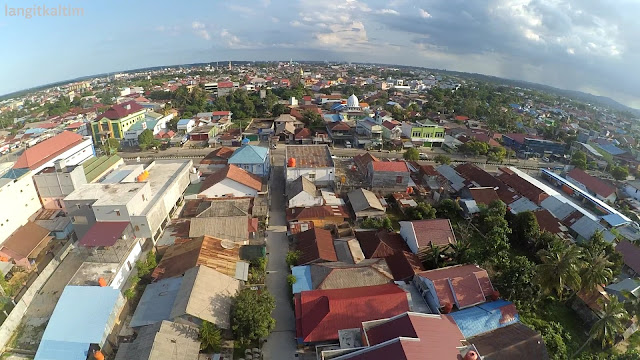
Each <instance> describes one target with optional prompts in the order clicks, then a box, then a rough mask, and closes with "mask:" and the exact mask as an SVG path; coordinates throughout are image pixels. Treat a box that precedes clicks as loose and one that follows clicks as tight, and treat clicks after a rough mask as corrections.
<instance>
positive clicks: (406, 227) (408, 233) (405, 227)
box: [400, 221, 418, 254]
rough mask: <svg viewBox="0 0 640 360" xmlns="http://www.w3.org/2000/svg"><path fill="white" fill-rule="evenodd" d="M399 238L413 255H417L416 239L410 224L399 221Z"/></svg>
mask: <svg viewBox="0 0 640 360" xmlns="http://www.w3.org/2000/svg"><path fill="white" fill-rule="evenodd" d="M400 236H402V238H403V239H404V242H406V243H407V245H409V249H411V252H412V253H414V254H417V253H418V239H416V233H415V232H414V231H413V225H411V223H410V222H406V221H400Z"/></svg>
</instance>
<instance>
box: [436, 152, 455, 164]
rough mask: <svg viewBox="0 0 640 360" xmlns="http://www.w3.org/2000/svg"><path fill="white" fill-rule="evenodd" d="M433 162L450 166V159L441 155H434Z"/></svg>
mask: <svg viewBox="0 0 640 360" xmlns="http://www.w3.org/2000/svg"><path fill="white" fill-rule="evenodd" d="M433 161H435V162H437V163H438V164H443V165H449V164H451V158H450V157H448V156H447V155H442V154H440V155H436V157H434V158H433Z"/></svg>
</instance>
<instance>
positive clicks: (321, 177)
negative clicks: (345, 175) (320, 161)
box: [285, 164, 336, 185]
mask: <svg viewBox="0 0 640 360" xmlns="http://www.w3.org/2000/svg"><path fill="white" fill-rule="evenodd" d="M285 172H286V180H287V184H288V183H290V182H292V181H294V180H296V179H297V178H299V177H300V176H304V177H306V178H307V179H309V180H311V182H313V183H314V184H316V185H332V184H333V183H334V182H335V179H336V177H335V169H334V168H333V167H330V168H299V167H295V168H291V167H287V166H286V164H285ZM310 174H315V178H313V179H312V178H311V177H309V175H310Z"/></svg>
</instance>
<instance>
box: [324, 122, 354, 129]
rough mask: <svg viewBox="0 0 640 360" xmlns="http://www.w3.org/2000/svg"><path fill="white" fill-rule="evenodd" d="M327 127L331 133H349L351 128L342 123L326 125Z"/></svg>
mask: <svg viewBox="0 0 640 360" xmlns="http://www.w3.org/2000/svg"><path fill="white" fill-rule="evenodd" d="M327 127H328V128H329V130H331V131H350V130H351V126H349V125H348V124H347V123H345V122H343V121H338V122H334V123H331V124H329V125H327Z"/></svg>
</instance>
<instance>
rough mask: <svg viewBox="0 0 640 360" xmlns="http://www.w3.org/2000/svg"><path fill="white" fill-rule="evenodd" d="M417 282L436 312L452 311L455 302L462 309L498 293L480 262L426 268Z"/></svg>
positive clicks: (423, 295) (417, 277)
mask: <svg viewBox="0 0 640 360" xmlns="http://www.w3.org/2000/svg"><path fill="white" fill-rule="evenodd" d="M413 284H414V285H415V286H416V288H418V290H420V293H421V294H422V297H423V298H424V300H425V301H426V302H427V305H429V308H430V309H431V311H432V312H433V313H436V314H439V313H441V312H442V313H445V314H446V313H449V312H451V309H452V307H453V306H455V307H456V308H457V309H458V310H460V309H464V308H468V307H471V306H475V305H478V304H482V303H485V302H486V301H487V300H490V299H491V298H492V297H497V293H496V292H495V289H494V288H493V285H492V284H491V280H490V279H489V274H488V273H487V271H486V270H484V269H482V268H480V267H478V266H477V265H455V266H448V267H444V268H440V269H435V270H428V271H423V272H420V273H418V274H416V276H415V277H414V278H413ZM494 300H495V299H494Z"/></svg>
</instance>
